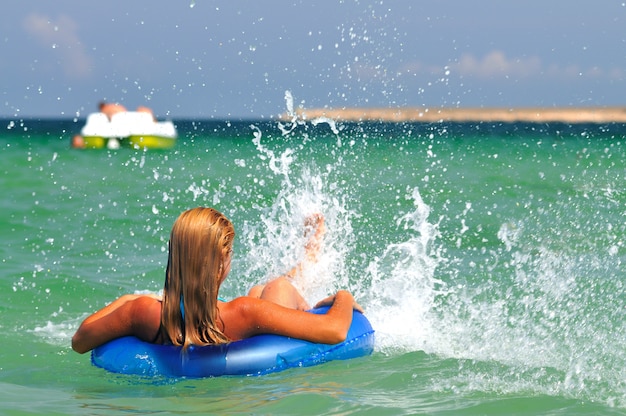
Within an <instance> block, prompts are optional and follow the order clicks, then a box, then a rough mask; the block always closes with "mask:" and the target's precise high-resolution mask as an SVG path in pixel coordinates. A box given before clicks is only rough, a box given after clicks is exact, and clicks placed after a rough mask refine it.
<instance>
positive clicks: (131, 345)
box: [91, 307, 374, 377]
mask: <svg viewBox="0 0 626 416" xmlns="http://www.w3.org/2000/svg"><path fill="white" fill-rule="evenodd" d="M327 310H328V307H323V308H316V309H313V310H311V311H310V312H312V313H318V314H323V313H326V311H327ZM373 349H374V330H373V329H372V326H371V325H370V323H369V321H368V320H367V318H366V317H365V316H364V315H363V314H361V313H360V312H357V311H355V312H354V314H353V317H352V325H351V326H350V330H349V331H348V336H347V337H346V340H345V341H344V342H341V343H339V344H334V345H328V344H316V343H312V342H308V341H303V340H299V339H294V338H287V337H283V336H279V335H257V336H255V337H252V338H247V339H244V340H241V341H235V342H231V343H229V344H222V345H210V346H204V347H194V346H191V347H189V349H188V351H187V353H186V354H183V352H182V348H181V347H176V346H173V345H159V344H151V343H148V342H143V341H140V340H139V339H138V338H135V337H123V338H118V339H115V340H113V341H110V342H108V343H106V344H104V345H101V346H99V347H97V348H95V349H94V350H93V351H92V353H91V361H92V363H93V364H94V365H95V366H97V367H101V368H104V369H105V370H108V371H111V372H114V373H122V374H136V375H142V376H167V377H217V376H224V375H232V376H236V375H261V374H268V373H273V372H277V371H282V370H286V369H288V368H292V367H308V366H312V365H316V364H321V363H324V362H327V361H332V360H346V359H349V358H356V357H362V356H366V355H369V354H371V353H372V351H373Z"/></svg>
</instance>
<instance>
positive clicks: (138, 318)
mask: <svg viewBox="0 0 626 416" xmlns="http://www.w3.org/2000/svg"><path fill="white" fill-rule="evenodd" d="M132 302H133V315H134V317H133V318H134V319H133V323H134V325H133V326H134V328H133V332H134V333H135V335H136V336H137V337H138V338H139V339H141V340H143V341H149V342H152V341H154V340H155V339H156V338H157V337H158V333H159V329H160V328H161V298H160V297H157V296H154V295H140V296H137V297H136V298H135V299H133V301H132Z"/></svg>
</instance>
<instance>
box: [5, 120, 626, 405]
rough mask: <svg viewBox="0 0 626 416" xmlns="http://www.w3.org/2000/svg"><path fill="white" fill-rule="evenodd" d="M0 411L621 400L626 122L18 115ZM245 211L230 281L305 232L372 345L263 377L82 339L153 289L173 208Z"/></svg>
mask: <svg viewBox="0 0 626 416" xmlns="http://www.w3.org/2000/svg"><path fill="white" fill-rule="evenodd" d="M0 122H1V129H0V149H1V150H0V170H1V174H0V178H1V179H0V184H1V185H0V191H1V193H2V198H1V199H0V201H1V202H0V206H1V208H2V217H1V219H0V232H1V233H2V238H3V243H2V245H1V246H0V247H1V248H0V253H1V254H0V262H1V264H2V274H1V275H0V284H1V290H2V293H3V296H2V301H1V302H0V311H1V313H2V320H1V321H0V330H1V331H2V333H3V335H4V337H3V338H4V341H3V343H2V346H0V414H10V415H17V414H37V413H42V414H64V415H67V414H76V415H84V414H91V415H100V414H107V415H108V414H169V413H176V414H221V413H251V414H316V415H317V414H375V415H385V414H389V415H397V414H434V415H435V414H436V415H443V414H449V415H477V414H490V415H500V414H507V415H509V414H533V415H534V414H542V415H582V414H585V415H586V414H589V415H617V414H626V316H625V315H626V314H625V312H626V294H625V290H626V288H625V284H626V267H625V265H626V222H625V220H626V125H624V124H575V125H567V124H558V123H550V124H539V123H536V124H535V123H530V124H523V123H384V122H363V123H341V122H336V123H333V122H321V123H317V124H316V123H311V122H305V121H303V120H292V121H291V122H286V121H283V122H279V121H277V120H264V121H243V122H228V121H219V120H218V121H215V120H200V121H191V120H174V122H175V124H176V126H177V128H178V132H179V135H180V138H179V140H178V143H177V144H176V146H175V147H174V148H173V149H169V150H147V151H141V150H131V149H124V148H122V149H118V150H104V149H103V150H76V149H71V148H70V146H69V142H70V137H71V136H72V135H73V134H74V133H77V132H79V131H80V128H81V127H82V124H83V123H84V120H71V119H68V120H34V119H21V120H20V119H13V120H11V119H4V120H0ZM199 205H203V206H213V207H216V208H217V209H219V210H220V211H222V212H224V213H225V214H226V215H227V216H228V217H230V218H231V219H232V221H233V222H234V224H235V227H236V230H237V238H236V244H235V250H234V251H235V253H234V256H235V260H234V262H233V268H232V272H231V274H230V276H229V277H228V279H227V280H226V282H225V283H224V286H223V290H222V296H223V297H225V298H233V297H235V296H238V295H242V294H244V293H245V292H246V290H247V289H248V288H249V287H250V286H252V285H253V284H255V283H258V282H262V281H264V280H265V279H267V278H269V277H271V276H275V275H277V274H279V273H282V272H284V271H285V270H287V269H288V268H289V267H291V266H292V265H293V264H294V262H296V261H297V260H298V258H299V256H301V255H302V247H301V244H302V223H303V220H304V218H305V217H306V216H307V215H308V214H310V213H312V212H316V211H320V212H323V213H324V215H325V216H326V220H327V227H328V234H327V238H326V240H325V243H324V247H323V249H322V250H323V258H322V260H321V262H320V263H319V264H318V265H317V266H316V267H315V268H314V269H313V270H311V271H309V272H307V273H306V274H305V275H304V276H302V278H301V279H299V281H297V282H295V284H297V285H298V286H299V287H300V288H301V289H302V291H303V292H304V294H305V296H306V297H307V299H309V301H310V302H315V301H316V300H318V299H320V298H322V297H324V296H326V295H327V294H329V293H331V292H333V291H335V290H337V289H339V288H347V289H349V290H351V291H352V292H353V293H354V294H355V296H356V297H357V299H358V300H359V302H360V303H361V304H362V305H363V306H364V308H365V309H366V314H367V316H368V318H369V319H370V321H371V323H372V324H373V326H374V327H375V329H376V331H377V332H376V336H377V339H376V349H375V351H374V353H373V355H371V356H369V357H366V358H358V359H354V360H348V361H335V362H330V363H326V364H323V365H319V366H315V367H310V368H297V369H291V370H288V371H285V372H281V373H277V374H270V375H267V376H260V377H223V378H212V379H162V378H156V379H155V378H143V377H137V376H123V375H116V374H112V373H108V372H106V371H104V370H102V369H99V368H96V367H94V366H92V365H91V362H90V358H89V356H88V355H79V354H77V353H74V352H73V351H72V350H71V349H70V338H71V336H72V334H73V332H74V331H75V330H76V328H77V326H78V324H79V323H80V321H81V320H82V319H84V318H85V316H87V314H89V313H90V312H93V311H95V310H96V309H98V308H101V307H103V306H104V305H105V304H106V303H107V302H110V301H111V300H112V299H114V298H115V297H117V296H119V295H121V294H123V293H158V292H159V291H160V290H161V288H162V285H163V276H164V268H165V263H166V253H167V241H168V238H169V231H170V228H171V225H172V223H173V221H174V219H175V218H176V217H177V216H178V214H180V213H181V212H182V211H183V210H186V209H188V208H191V207H195V206H199Z"/></svg>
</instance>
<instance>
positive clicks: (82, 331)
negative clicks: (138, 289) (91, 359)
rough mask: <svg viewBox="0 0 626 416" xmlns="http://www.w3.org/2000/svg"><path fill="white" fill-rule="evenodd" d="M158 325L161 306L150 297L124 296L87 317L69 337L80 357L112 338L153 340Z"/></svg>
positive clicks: (155, 298)
mask: <svg viewBox="0 0 626 416" xmlns="http://www.w3.org/2000/svg"><path fill="white" fill-rule="evenodd" d="M160 325H161V302H160V301H159V299H158V298H157V297H155V296H150V295H124V296H122V297H120V298H118V299H116V300H115V301H113V302H111V303H110V304H109V305H107V306H105V307H104V308H102V309H100V310H99V311H98V312H96V313H94V314H93V315H90V316H89V317H87V319H85V320H84V321H83V323H82V324H81V325H80V327H79V328H78V330H77V331H76V333H75V334H74V336H73V337H72V349H74V351H76V352H79V353H81V354H83V353H85V352H87V351H90V350H92V349H93V348H95V347H97V346H99V345H102V344H104V343H106V342H108V341H111V340H112V339H115V338H120V337H123V336H126V335H134V336H137V337H138V338H140V339H142V340H144V341H150V340H152V339H154V337H155V335H156V333H157V331H158V330H159V327H160Z"/></svg>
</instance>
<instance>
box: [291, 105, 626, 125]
mask: <svg viewBox="0 0 626 416" xmlns="http://www.w3.org/2000/svg"><path fill="white" fill-rule="evenodd" d="M296 114H297V115H298V117H301V118H303V119H307V120H313V119H316V118H320V117H328V118H330V119H333V120H337V121H355V122H358V121H387V122H415V121H418V122H419V121H422V122H443V121H453V122H507V123H513V122H530V123H548V122H561V123H626V107H561V108H556V107H555V108H548V107H546V108H541V107H536V108H533V107H528V108H426V107H423V108H311V109H298V110H297V111H296ZM282 118H283V119H289V118H290V117H289V116H288V115H286V114H284V115H283V116H282Z"/></svg>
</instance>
